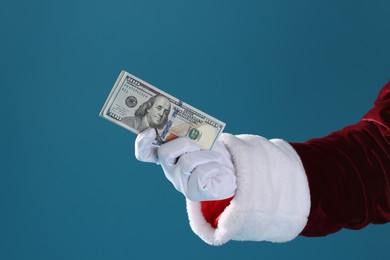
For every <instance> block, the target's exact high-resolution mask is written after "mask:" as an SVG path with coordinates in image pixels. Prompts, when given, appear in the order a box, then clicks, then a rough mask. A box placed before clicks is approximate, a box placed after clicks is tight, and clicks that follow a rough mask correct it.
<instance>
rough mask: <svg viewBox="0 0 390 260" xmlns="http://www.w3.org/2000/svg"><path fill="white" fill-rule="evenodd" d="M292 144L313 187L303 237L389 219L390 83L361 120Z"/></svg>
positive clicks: (321, 234)
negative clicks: (326, 133)
mask: <svg viewBox="0 0 390 260" xmlns="http://www.w3.org/2000/svg"><path fill="white" fill-rule="evenodd" d="M291 145H292V146H293V147H294V148H295V150H296V151H297V153H298V154H299V156H300V158H301V160H302V163H303V165H304V168H305V172H306V175H307V177H308V181H309V187H310V196H311V211H310V215H309V219H308V223H307V225H306V227H305V229H304V230H303V231H302V232H301V235H303V236H324V235H327V234H330V233H334V232H337V231H338V230H340V229H342V228H350V229H361V228H363V227H365V226H367V225H368V224H370V223H375V224H378V223H385V222H389V221H390V82H389V83H388V84H387V85H386V86H385V87H384V88H383V89H382V91H381V92H380V94H379V96H378V99H377V100H376V102H375V104H374V108H373V109H371V110H370V111H369V112H368V113H367V114H366V115H365V116H364V117H363V119H362V121H360V122H358V123H356V124H354V125H351V126H348V127H346V128H344V129H342V130H340V131H337V132H334V133H332V134H330V135H328V136H326V137H323V138H318V139H312V140H309V141H307V142H305V143H291Z"/></svg>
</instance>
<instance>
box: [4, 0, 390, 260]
mask: <svg viewBox="0 0 390 260" xmlns="http://www.w3.org/2000/svg"><path fill="white" fill-rule="evenodd" d="M389 12H390V2H389V1H385V0H384V1H370V2H369V1H345V0H337V1H336V0H335V1H318V0H297V1H278V0H272V1H271V0H269V1H249V0H248V1H200V0H197V1H179V0H176V1H157V0H155V1H151V0H144V1H129V0H126V1H120V0H110V1H101V0H95V1H92V0H89V1H81V0H79V1H75V0H73V1H70V0H68V1H57V0H50V1H49V0H47V1H43V0H40V1H26V0H25V1H17V0H14V1H5V0H1V1H0V29H1V38H0V66H1V67H0V73H1V77H0V82H1V84H0V86H1V92H0V93H1V103H0V111H1V118H2V120H1V121H2V122H1V129H0V133H1V134H0V138H1V139H0V141H1V146H0V153H1V154H0V158H1V159H0V160H1V164H0V259H7V260H8V259H41V260H43V259H156V258H164V259H165V258H166V259H216V258H217V257H221V258H223V259H239V258H240V257H241V258H244V259H286V258H287V259H296V258H302V259H331V258H332V259H367V258H372V259H388V258H389V257H390V251H389V249H388V245H389V241H390V225H370V226H369V227H367V228H365V229H363V230H361V231H351V230H344V231H341V232H339V233H337V234H334V235H330V236H327V237H322V238H304V237H299V238H297V239H296V240H294V241H292V242H289V243H285V244H272V243H268V242H261V243H259V242H234V241H233V242H229V243H228V244H226V245H224V246H222V247H212V246H209V245H207V244H205V243H204V242H202V241H201V240H200V239H199V238H198V237H197V236H196V235H195V234H193V233H192V231H191V230H190V227H189V225H188V219H187V215H186V210H185V201H184V198H183V196H182V195H181V194H179V193H178V192H176V191H175V190H174V188H173V187H172V185H171V184H170V183H169V182H168V181H167V180H166V179H165V177H164V176H163V172H162V171H161V169H160V168H159V167H158V166H156V165H151V164H146V163H141V162H138V161H137V160H136V159H135V158H134V148H133V145H134V140H135V137H136V136H135V135H134V134H132V133H130V132H128V131H126V130H124V129H122V128H120V127H118V126H116V125H114V124H112V123H110V122H108V121H106V120H104V119H102V118H100V117H98V113H99V111H100V109H101V107H102V105H103V103H104V101H105V99H106V97H107V95H108V93H109V91H110V89H111V87H112V85H113V83H114V82H115V79H116V77H117V76H118V74H119V72H120V71H121V70H122V69H124V70H127V71H129V72H130V73H133V74H134V75H136V76H138V77H140V78H142V79H144V80H145V81H147V82H149V83H151V84H153V85H155V86H157V87H159V88H161V89H163V90H164V91H166V92H168V93H170V94H172V95H174V96H176V97H178V98H180V99H182V100H183V101H184V102H187V103H189V104H191V105H193V106H195V107H197V108H199V109H201V110H203V111H205V112H207V113H209V114H211V115H213V116H215V117H216V118H218V119H220V120H222V121H224V122H226V124H227V127H226V132H230V133H233V134H240V133H252V134H258V135H262V136H265V137H267V138H274V137H279V138H283V139H285V140H287V141H305V140H307V139H309V138H313V137H321V136H323V135H326V134H328V133H329V132H331V131H333V130H337V129H339V128H341V127H343V126H345V125H348V124H351V123H354V122H356V121H357V120H359V119H360V118H361V116H362V115H363V114H364V113H365V112H366V111H367V110H368V109H370V108H371V106H372V102H373V101H374V100H375V98H376V96H377V94H378V91H379V90H380V89H381V87H382V86H383V85H384V84H385V83H386V82H387V81H388V80H389V79H390V31H389V27H390V20H389Z"/></svg>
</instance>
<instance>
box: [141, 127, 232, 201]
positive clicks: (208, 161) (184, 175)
mask: <svg viewBox="0 0 390 260" xmlns="http://www.w3.org/2000/svg"><path fill="white" fill-rule="evenodd" d="M155 137H156V133H155V130H154V129H147V130H145V131H143V132H142V133H140V134H139V135H138V136H137V139H136V141H135V156H136V158H137V159H138V160H140V161H143V162H153V163H158V164H161V166H162V168H163V171H164V173H165V176H166V177H167V179H168V180H169V181H170V182H172V184H173V185H174V186H175V188H176V189H177V190H178V191H180V192H181V193H183V194H184V196H186V198H187V199H189V200H192V201H208V200H221V199H226V198H229V197H231V196H233V195H234V193H235V190H236V176H235V174H234V166H233V163H232V161H231V157H230V154H229V152H228V151H227V149H226V148H225V146H224V145H223V144H222V143H221V142H216V143H215V145H214V147H213V149H212V150H200V148H199V146H198V144H197V143H196V142H194V141H192V140H190V139H188V138H177V139H174V140H172V141H169V142H167V143H165V144H163V145H161V146H160V147H157V146H154V145H152V143H153V142H154V139H155Z"/></svg>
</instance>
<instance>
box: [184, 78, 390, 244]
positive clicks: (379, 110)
mask: <svg viewBox="0 0 390 260" xmlns="http://www.w3.org/2000/svg"><path fill="white" fill-rule="evenodd" d="M220 141H222V142H223V143H224V144H225V146H226V147H227V149H228V151H229V152H230V154H231V157H232V161H233V164H234V168H235V174H236V176H237V190H236V193H235V195H234V197H232V198H229V199H225V200H219V201H205V202H194V201H190V200H187V211H188V216H189V220H190V225H191V228H192V229H193V231H194V232H195V233H196V234H197V235H199V236H200V237H201V239H203V240H204V241H205V242H207V243H209V244H211V245H221V244H224V243H226V242H228V241H229V240H252V241H272V242H285V241H289V240H292V239H294V238H295V237H297V236H298V235H303V236H324V235H327V234H330V233H333V232H336V231H338V230H340V229H342V228H351V229H361V228H363V227H365V226H366V225H368V224H370V223H385V222H389V221H390V82H389V83H387V85H385V87H384V88H383V89H382V91H381V92H380V94H379V96H378V98H377V100H376V101H375V104H374V107H373V108H372V109H371V110H370V111H369V112H368V113H367V114H366V115H365V116H364V117H363V118H362V120H361V121H360V122H358V123H356V124H354V125H351V126H348V127H346V128H344V129H342V130H340V131H337V132H334V133H331V134H330V135H328V136H326V137H323V138H318V139H312V140H309V141H307V142H304V143H288V142H286V141H283V140H281V139H272V140H267V139H265V138H262V137H260V136H255V135H237V136H233V135H230V134H222V136H221V138H220Z"/></svg>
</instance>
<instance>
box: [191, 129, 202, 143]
mask: <svg viewBox="0 0 390 260" xmlns="http://www.w3.org/2000/svg"><path fill="white" fill-rule="evenodd" d="M187 136H188V137H189V138H190V139H192V140H195V141H197V140H199V138H200V137H201V136H202V133H201V132H200V131H199V130H198V129H196V128H191V130H190V131H188V135H187Z"/></svg>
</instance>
